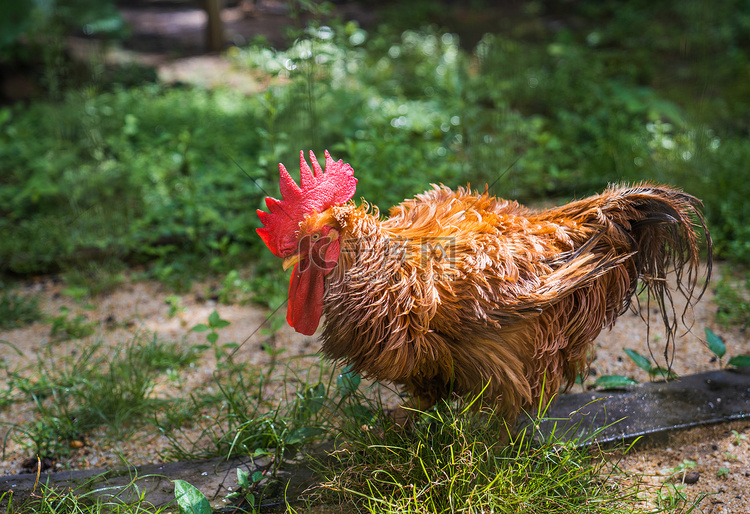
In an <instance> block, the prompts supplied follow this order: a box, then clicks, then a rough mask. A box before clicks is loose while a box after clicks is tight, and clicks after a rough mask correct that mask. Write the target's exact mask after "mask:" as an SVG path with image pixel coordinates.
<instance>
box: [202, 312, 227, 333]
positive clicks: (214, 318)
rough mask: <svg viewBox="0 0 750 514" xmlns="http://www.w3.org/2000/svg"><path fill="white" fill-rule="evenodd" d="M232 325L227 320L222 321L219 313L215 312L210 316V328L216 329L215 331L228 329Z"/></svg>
mask: <svg viewBox="0 0 750 514" xmlns="http://www.w3.org/2000/svg"><path fill="white" fill-rule="evenodd" d="M231 324H232V323H231V322H229V321H227V320H225V319H221V317H220V316H219V313H218V312H216V311H213V312H212V313H211V314H209V315H208V326H210V327H211V328H214V329H216V328H224V327H228V326H229V325H231Z"/></svg>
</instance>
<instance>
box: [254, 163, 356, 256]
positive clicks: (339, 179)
mask: <svg viewBox="0 0 750 514" xmlns="http://www.w3.org/2000/svg"><path fill="white" fill-rule="evenodd" d="M325 155H326V170H325V172H323V168H321V167H320V164H318V160H317V159H316V158H315V154H314V153H312V151H311V152H310V161H312V170H311V169H310V166H308V164H307V162H306V161H305V154H304V152H300V153H299V167H300V175H301V180H300V185H301V187H299V186H297V183H296V182H294V179H293V178H292V177H291V176H290V175H289V173H288V172H287V171H286V168H285V167H284V165H283V164H281V163H279V175H280V177H279V189H280V190H281V198H282V200H277V199H275V198H271V197H270V196H267V197H266V206H268V210H269V211H270V212H265V211H261V210H260V209H258V217H259V218H260V221H261V223H263V225H264V226H263V227H261V228H259V229H257V232H258V235H259V236H260V238H261V239H263V242H264V243H266V246H268V249H269V250H271V251H272V252H273V253H274V255H276V256H278V257H287V256H289V255H291V254H293V253H294V252H296V250H297V231H298V230H299V224H300V222H302V221H303V220H304V219H305V216H307V215H309V214H312V213H313V212H322V211H324V210H326V209H328V208H329V207H332V206H334V205H339V204H344V203H346V202H348V201H349V200H350V199H351V198H352V196H354V191H355V190H356V188H357V179H356V178H354V170H353V169H352V167H351V166H349V165H348V164H345V163H344V161H342V160H338V161H334V160H333V158H331V154H329V153H328V150H326V152H325Z"/></svg>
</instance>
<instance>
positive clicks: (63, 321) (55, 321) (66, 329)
mask: <svg viewBox="0 0 750 514" xmlns="http://www.w3.org/2000/svg"><path fill="white" fill-rule="evenodd" d="M59 312H60V314H58V315H57V316H55V317H53V318H52V327H51V328H50V335H51V336H52V337H53V338H54V339H55V340H57V341H67V340H68V339H83V338H84V337H88V336H90V335H91V334H93V333H94V330H95V327H96V326H97V323H96V322H89V321H87V320H86V316H84V315H83V314H76V315H75V316H72V317H71V314H72V313H71V310H70V308H68V307H66V306H64V305H63V306H62V307H60V310H59Z"/></svg>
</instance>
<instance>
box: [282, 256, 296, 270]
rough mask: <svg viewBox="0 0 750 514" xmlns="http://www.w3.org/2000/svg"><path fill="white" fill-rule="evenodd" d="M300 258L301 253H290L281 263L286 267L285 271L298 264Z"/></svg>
mask: <svg viewBox="0 0 750 514" xmlns="http://www.w3.org/2000/svg"><path fill="white" fill-rule="evenodd" d="M299 260H300V255H299V254H298V253H296V254H294V255H290V256H289V257H287V258H286V259H284V262H283V263H282V264H281V267H282V268H284V271H286V270H288V269H289V268H291V267H292V266H294V265H295V264H297V263H298V262H299Z"/></svg>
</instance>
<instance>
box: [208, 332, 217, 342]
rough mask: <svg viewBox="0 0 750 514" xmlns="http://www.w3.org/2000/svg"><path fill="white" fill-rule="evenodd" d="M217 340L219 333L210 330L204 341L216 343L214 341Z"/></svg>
mask: <svg viewBox="0 0 750 514" xmlns="http://www.w3.org/2000/svg"><path fill="white" fill-rule="evenodd" d="M218 340H219V334H217V333H216V332H211V333H210V334H208V335H207V336H206V341H208V342H209V343H211V344H216V341H218Z"/></svg>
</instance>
